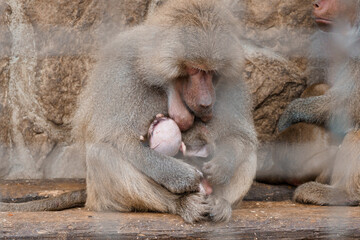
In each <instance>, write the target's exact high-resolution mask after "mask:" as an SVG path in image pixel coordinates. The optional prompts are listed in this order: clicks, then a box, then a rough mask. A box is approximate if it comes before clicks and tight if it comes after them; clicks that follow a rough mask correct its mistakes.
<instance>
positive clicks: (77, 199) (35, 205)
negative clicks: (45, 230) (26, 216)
mask: <svg viewBox="0 0 360 240" xmlns="http://www.w3.org/2000/svg"><path fill="white" fill-rule="evenodd" d="M85 201H86V190H85V189H82V190H78V191H72V192H68V193H64V194H61V195H59V196H56V197H51V198H47V199H41V200H36V201H30V202H24V203H4V202H0V212H39V211H58V210H64V209H68V208H73V207H80V206H83V205H84V203H85Z"/></svg>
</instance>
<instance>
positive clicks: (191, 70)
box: [186, 67, 201, 76]
mask: <svg viewBox="0 0 360 240" xmlns="http://www.w3.org/2000/svg"><path fill="white" fill-rule="evenodd" d="M186 71H187V73H188V74H189V75H190V76H193V75H196V74H198V73H199V72H200V71H201V70H200V69H197V68H193V67H187V68H186Z"/></svg>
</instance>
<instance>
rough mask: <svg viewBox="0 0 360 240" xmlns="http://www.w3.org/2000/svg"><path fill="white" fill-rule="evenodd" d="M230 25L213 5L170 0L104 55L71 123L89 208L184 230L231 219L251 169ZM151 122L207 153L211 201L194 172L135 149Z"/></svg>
mask: <svg viewBox="0 0 360 240" xmlns="http://www.w3.org/2000/svg"><path fill="white" fill-rule="evenodd" d="M235 26H236V25H235V21H234V19H233V18H232V16H231V14H230V12H228V11H227V10H226V9H225V8H223V7H222V6H221V5H219V4H218V3H217V1H215V0H181V1H179V0H169V1H166V2H165V3H164V4H162V5H161V6H160V7H159V8H158V9H157V10H155V11H154V12H153V13H152V14H151V15H150V16H149V17H148V19H147V20H146V21H145V23H144V24H142V25H140V26H138V27H135V28H133V29H132V30H130V31H127V32H124V33H121V34H120V35H118V36H117V37H116V38H115V39H114V40H113V41H112V42H111V43H110V44H109V45H108V46H107V47H106V48H105V49H103V51H102V54H101V57H100V60H99V62H98V64H97V66H96V68H95V70H94V72H93V75H92V77H91V80H90V81H89V84H88V86H87V87H86V89H85V90H84V92H83V94H82V97H81V99H80V107H79V110H78V112H77V114H76V116H75V128H74V131H75V135H76V138H77V140H78V141H79V142H82V143H83V144H84V147H85V149H86V150H85V152H86V162H87V201H86V206H87V207H88V208H90V209H92V210H96V211H106V210H115V211H122V212H128V211H156V212H167V213H174V214H179V215H180V216H182V217H183V218H184V219H185V221H187V222H194V221H200V220H206V219H207V218H211V220H213V221H221V220H228V219H229V217H230V216H231V207H234V206H236V205H237V204H238V203H239V202H240V201H241V199H242V198H243V196H244V195H245V194H246V192H247V191H248V189H249V187H250V185H251V183H252V181H253V178H254V175H255V169H256V154H255V151H256V149H255V148H256V134H255V131H254V127H253V122H252V117H251V101H250V98H249V95H248V93H247V90H246V88H245V86H244V83H243V82H242V81H241V71H242V63H243V59H242V55H243V54H242V46H241V43H240V42H239V40H238V38H237V30H236V27H235ZM215 99H216V100H215ZM158 113H164V114H169V115H170V116H171V117H173V118H174V120H175V121H176V122H177V123H178V124H179V126H180V127H181V128H182V130H187V129H189V128H190V130H188V131H186V132H185V133H184V141H185V144H186V145H188V146H190V147H191V146H193V145H198V144H203V145H204V146H205V145H214V146H215V150H214V154H213V156H212V158H211V159H210V160H209V161H208V162H207V163H206V164H204V168H203V169H201V170H202V171H203V172H204V175H205V177H206V178H207V179H208V181H209V182H210V184H211V185H212V188H213V194H211V195H210V196H206V195H205V194H203V193H200V192H199V186H200V182H201V180H202V177H203V175H202V173H201V172H200V171H199V170H197V168H195V166H192V165H190V164H188V163H186V162H184V161H182V160H180V159H176V158H172V157H169V156H165V155H162V154H160V153H157V152H155V151H153V150H151V149H150V148H149V147H147V146H144V145H143V144H142V143H141V142H140V141H139V136H141V135H144V134H145V133H146V132H147V130H148V127H149V125H150V123H151V121H152V119H153V118H154V116H155V115H156V114H158ZM195 147H198V146H195ZM195 161H201V163H200V165H201V164H202V161H204V160H201V159H195Z"/></svg>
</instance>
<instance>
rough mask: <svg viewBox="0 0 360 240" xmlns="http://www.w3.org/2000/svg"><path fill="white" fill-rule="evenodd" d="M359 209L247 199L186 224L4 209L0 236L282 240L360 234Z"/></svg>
mask: <svg viewBox="0 0 360 240" xmlns="http://www.w3.org/2000/svg"><path fill="white" fill-rule="evenodd" d="M359 226H360V208H359V207H315V206H305V205H299V204H293V203H291V202H245V203H244V204H243V206H242V209H239V210H235V211H234V214H233V217H232V219H231V221H230V222H229V223H221V224H211V223H202V224H194V225H190V224H185V223H184V222H183V221H182V220H181V218H180V217H178V216H175V215H170V214H155V213H129V214H124V213H113V212H112V213H95V212H89V211H86V210H83V209H73V210H66V211H61V212H40V213H0V238H60V239H67V238H86V239H91V238H115V239H147V238H151V239H168V238H183V239H194V238H196V239H264V238H265V239H280V238H298V239H300V238H301V239H314V238H326V239H328V238H337V239H339V238H341V239H344V238H355V239H356V238H360V228H359Z"/></svg>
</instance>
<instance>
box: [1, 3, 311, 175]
mask: <svg viewBox="0 0 360 240" xmlns="http://www.w3.org/2000/svg"><path fill="white" fill-rule="evenodd" d="M158 1H159V0H153V2H151V0H121V1H119V0H61V1H49V0H2V1H0V178H5V179H16V178H64V177H84V176H85V164H84V162H83V161H82V159H81V158H80V157H78V155H77V153H76V150H75V149H73V147H72V138H71V135H70V131H71V121H72V117H73V114H74V111H75V110H76V101H77V96H78V95H79V93H80V92H81V90H82V89H83V87H84V85H85V84H86V81H87V79H88V76H89V74H90V71H91V69H92V67H93V65H94V63H95V62H96V58H95V53H96V51H97V50H98V48H99V47H100V46H102V45H104V44H106V42H108V41H109V40H110V39H111V38H112V36H114V35H115V34H117V33H119V32H120V31H123V30H125V29H127V28H129V27H131V26H134V25H136V24H138V23H140V22H142V21H143V20H144V19H145V17H146V14H147V11H148V9H149V8H150V9H151V8H152V6H154V5H156V2H158ZM223 1H224V4H225V5H229V6H230V7H231V9H232V10H233V11H234V13H235V14H236V16H237V17H238V18H239V26H241V28H242V29H243V38H245V39H248V43H249V44H244V48H245V50H246V59H247V61H246V66H245V71H244V78H245V79H246V81H247V82H248V84H249V87H250V89H251V92H252V93H253V95H254V109H255V110H254V119H255V123H256V127H257V131H258V133H259V138H260V140H262V141H271V140H272V139H273V138H274V136H276V134H277V133H276V123H277V120H278V117H279V115H280V114H281V113H282V111H283V109H284V108H285V106H286V105H287V104H288V103H289V102H290V101H291V100H292V99H294V98H296V97H298V96H299V95H300V94H301V93H302V91H303V90H304V88H305V86H306V82H307V81H308V79H309V78H310V77H311V74H310V72H311V73H312V72H313V71H310V70H309V67H308V62H309V59H308V57H307V49H308V46H309V41H310V39H309V36H311V34H312V33H313V31H314V25H313V23H312V19H311V2H312V1H311V0H292V1H284V0H266V1H263V0H237V1H235V0H223Z"/></svg>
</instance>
